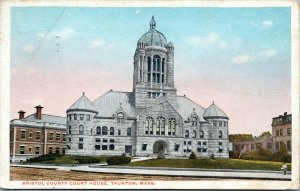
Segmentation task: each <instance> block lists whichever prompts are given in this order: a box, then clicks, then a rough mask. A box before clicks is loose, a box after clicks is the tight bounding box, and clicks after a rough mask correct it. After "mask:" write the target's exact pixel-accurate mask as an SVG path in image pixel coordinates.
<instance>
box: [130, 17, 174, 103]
mask: <svg viewBox="0 0 300 191" xmlns="http://www.w3.org/2000/svg"><path fill="white" fill-rule="evenodd" d="M133 65H134V74H133V91H134V94H135V106H136V108H137V109H143V108H145V107H146V106H147V105H149V104H150V103H152V101H153V100H154V99H155V98H156V97H158V96H159V95H160V94H163V96H165V97H166V98H167V99H168V101H169V102H170V103H171V104H173V105H176V89H175V88H174V46H173V44H172V43H171V42H169V43H167V39H166V37H165V36H164V35H163V34H162V33H161V32H159V31H158V30H156V21H155V20H154V17H152V19H151V21H150V29H149V31H148V32H146V33H145V34H144V35H143V36H142V37H141V38H140V39H139V40H138V42H137V47H136V51H135V54H134V63H133Z"/></svg>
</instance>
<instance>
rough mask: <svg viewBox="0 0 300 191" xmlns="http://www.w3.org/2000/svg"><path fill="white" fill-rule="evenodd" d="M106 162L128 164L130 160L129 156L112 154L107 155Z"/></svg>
mask: <svg viewBox="0 0 300 191" xmlns="http://www.w3.org/2000/svg"><path fill="white" fill-rule="evenodd" d="M106 162H107V164H108V165H118V164H128V163H130V162H131V158H130V157H124V156H112V157H107V158H106Z"/></svg>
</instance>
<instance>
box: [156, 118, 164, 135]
mask: <svg viewBox="0 0 300 191" xmlns="http://www.w3.org/2000/svg"><path fill="white" fill-rule="evenodd" d="M165 124H166V119H165V118H164V117H162V116H159V117H158V118H157V119H156V135H165Z"/></svg>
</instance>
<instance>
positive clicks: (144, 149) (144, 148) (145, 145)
mask: <svg viewBox="0 0 300 191" xmlns="http://www.w3.org/2000/svg"><path fill="white" fill-rule="evenodd" d="M146 150H147V144H144V143H143V144H142V151H146Z"/></svg>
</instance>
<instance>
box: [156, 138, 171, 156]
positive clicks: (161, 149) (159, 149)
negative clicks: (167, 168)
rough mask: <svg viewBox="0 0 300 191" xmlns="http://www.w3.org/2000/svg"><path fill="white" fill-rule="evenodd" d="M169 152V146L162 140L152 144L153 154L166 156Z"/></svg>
mask: <svg viewBox="0 0 300 191" xmlns="http://www.w3.org/2000/svg"><path fill="white" fill-rule="evenodd" d="M168 152H169V145H168V143H167V142H166V141H164V140H158V141H156V142H155V143H154V144H153V154H167V153H168Z"/></svg>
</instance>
